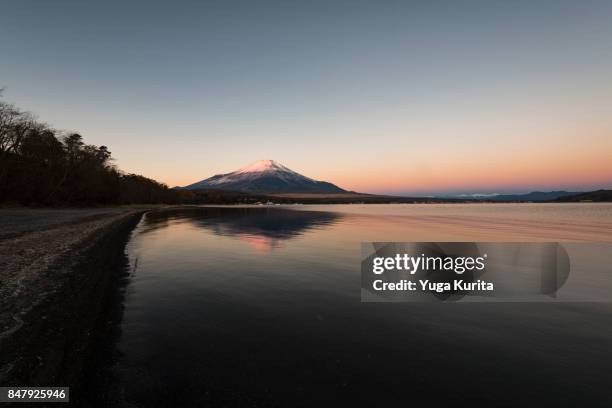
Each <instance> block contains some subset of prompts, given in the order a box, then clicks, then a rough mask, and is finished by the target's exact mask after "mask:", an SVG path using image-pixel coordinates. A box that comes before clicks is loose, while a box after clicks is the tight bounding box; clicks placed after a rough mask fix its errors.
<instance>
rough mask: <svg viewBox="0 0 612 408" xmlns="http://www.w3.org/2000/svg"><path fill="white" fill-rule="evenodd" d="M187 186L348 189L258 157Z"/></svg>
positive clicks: (291, 190) (277, 190)
mask: <svg viewBox="0 0 612 408" xmlns="http://www.w3.org/2000/svg"><path fill="white" fill-rule="evenodd" d="M182 188H183V189H186V190H209V189H216V190H228V191H239V192H247V193H345V192H346V191H345V190H343V189H341V188H340V187H338V186H336V185H335V184H332V183H329V182H326V181H318V180H314V179H311V178H309V177H306V176H303V175H301V174H299V173H297V172H295V171H293V170H291V169H289V168H287V167H285V166H283V165H282V164H280V163H278V162H276V161H274V160H259V161H257V162H255V163H252V164H250V165H248V166H245V167H242V168H240V169H238V170H236V171H233V172H231V173H226V174H217V175H215V176H212V177H210V178H207V179H205V180H202V181H198V182H197V183H193V184H190V185H188V186H185V187H182Z"/></svg>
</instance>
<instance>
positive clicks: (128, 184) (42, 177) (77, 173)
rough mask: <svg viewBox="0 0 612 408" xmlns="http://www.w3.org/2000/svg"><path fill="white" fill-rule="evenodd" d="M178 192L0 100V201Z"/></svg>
mask: <svg viewBox="0 0 612 408" xmlns="http://www.w3.org/2000/svg"><path fill="white" fill-rule="evenodd" d="M0 96H1V95H0ZM180 194H181V193H180V192H178V191H176V190H172V189H170V188H168V187H167V186H166V185H164V184H161V183H158V182H156V181H155V180H151V179H148V178H146V177H143V176H139V175H135V174H123V173H122V172H121V171H120V170H118V169H117V168H116V167H115V166H114V165H113V164H112V158H111V152H110V151H109V150H108V148H107V147H106V146H94V145H89V144H85V142H84V141H83V137H82V136H81V135H79V134H78V133H67V134H63V133H61V132H58V131H56V130H54V129H52V128H50V127H49V126H47V125H46V124H44V123H41V122H39V121H38V120H36V118H35V117H34V116H33V115H32V114H31V113H29V112H25V111H22V110H20V109H18V108H17V107H15V106H14V105H12V104H9V103H6V102H4V101H2V100H0V203H2V204H21V205H110V204H139V203H147V204H149V203H176V202H178V201H179V200H180Z"/></svg>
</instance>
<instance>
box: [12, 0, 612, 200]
mask: <svg viewBox="0 0 612 408" xmlns="http://www.w3.org/2000/svg"><path fill="white" fill-rule="evenodd" d="M124 3H127V2H113V1H107V2H96V3H89V2H87V3H86V2H76V1H75V2H65V1H53V2H43V1H11V2H5V3H4V4H3V7H2V13H0V55H2V59H1V62H0V86H4V87H6V90H5V92H4V99H6V100H7V101H10V102H14V103H16V104H17V105H19V106H21V107H23V108H25V109H28V110H31V111H33V112H35V113H37V114H38V115H39V117H40V118H41V119H42V120H44V121H47V122H48V123H50V124H51V125H52V126H54V127H56V128H58V129H66V130H77V131H79V132H81V133H82V134H83V135H84V137H85V139H86V141H87V142H89V143H94V144H105V145H108V146H109V147H110V150H111V151H112V152H113V156H114V157H115V158H116V164H117V165H118V166H119V167H120V168H122V169H124V170H126V171H130V172H137V173H141V174H143V175H146V176H148V177H152V178H155V179H158V180H160V181H164V182H166V183H168V184H170V185H185V184H189V183H192V182H194V181H197V180H200V179H203V178H206V177H208V176H210V175H212V174H216V173H221V172H228V171H232V170H234V169H236V168H238V167H241V166H243V165H245V164H248V163H250V162H253V161H256V160H259V159H274V160H277V161H279V162H281V163H283V164H284V165H286V166H288V167H290V168H292V169H294V170H296V171H299V172H301V173H303V174H305V175H307V176H310V177H315V178H319V179H324V180H328V181H331V182H334V183H336V184H339V185H340V186H342V187H344V188H348V189H351V190H357V191H368V192H378V193H383V192H384V193H396V194H400V193H401V194H430V193H440V192H442V193H448V192H504V191H527V190H532V189H560V188H568V189H591V188H598V187H606V186H607V187H610V183H611V182H612V165H611V164H610V163H609V162H610V160H609V156H610V153H611V152H612V141H611V140H612V138H611V137H610V134H611V133H612V120H611V119H610V118H611V117H612V115H611V114H612V112H611V107H612V97H611V95H612V84H611V79H612V76H611V75H610V72H612V40H611V39H612V2H609V1H584V2H583V1H581V2H576V1H544V0H542V1H513V2H507V1H506V2H503V1H477V2H472V1H465V2H463V1H462V2H456V1H433V2H431V1H429V2H407V1H380V2H379V1H377V2H372V1H369V2H360V1H350V2H349V1H342V2H340V1H310V2H308V1H299V2H297V1H296V2H293V1H282V2H281V1H279V2H267V1H257V2H254V1H224V2H202V1H199V2H195V1H194V2H181V1H178V2H159V3H158V2H153V1H148V2H129V4H124Z"/></svg>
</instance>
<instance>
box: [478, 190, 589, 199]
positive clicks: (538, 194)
mask: <svg viewBox="0 0 612 408" xmlns="http://www.w3.org/2000/svg"><path fill="white" fill-rule="evenodd" d="M576 194H580V192H575V191H574V192H572V191H532V192H531V193H526V194H499V195H494V196H489V197H486V198H485V199H486V200H490V201H551V200H557V199H559V198H561V197H569V196H573V195H576Z"/></svg>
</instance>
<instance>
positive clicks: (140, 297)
mask: <svg viewBox="0 0 612 408" xmlns="http://www.w3.org/2000/svg"><path fill="white" fill-rule="evenodd" d="M470 240H480V241H559V240H563V241H608V242H609V241H612V205H608V204H606V205H598V204H592V205H591V204H578V205H573V204H564V205H552V204H551V205H548V204H534V205H529V204H524V205H515V204H500V205H484V204H483V205H479V204H474V205H369V206H359V205H337V206H333V205H330V206H308V207H305V206H304V207H302V206H291V207H277V206H274V207H255V208H253V207H251V208H236V207H222V208H219V207H214V208H213V207H206V208H199V209H185V210H176V211H169V212H159V213H149V214H147V215H146V216H145V217H144V218H143V220H142V221H141V223H140V224H139V226H138V227H137V228H136V230H135V231H134V232H133V234H132V237H131V240H130V242H129V244H128V247H127V255H128V258H129V266H128V269H129V276H128V278H127V279H126V282H125V286H123V287H122V288H120V290H121V293H120V296H119V299H120V303H121V311H120V313H119V314H117V316H116V320H115V321H114V324H115V325H116V333H115V335H114V337H113V341H112V342H109V343H111V344H110V345H109V347H112V362H111V364H110V367H108V368H107V369H106V370H105V371H104V372H105V373H106V374H105V375H106V376H107V377H108V378H105V379H104V380H100V381H99V384H97V388H98V389H100V390H101V392H102V393H103V394H104V395H105V400H106V401H107V403H108V404H109V405H113V406H115V405H123V406H137V407H171V406H175V407H186V406H241V407H242V406H289V407H295V406H328V405H331V404H337V405H338V406H349V405H353V406H383V405H388V406H397V405H400V404H402V405H409V404H411V403H413V402H415V401H419V400H421V399H422V398H425V399H426V400H427V401H429V402H431V403H434V404H435V403H436V402H443V401H444V402H449V401H450V402H456V403H459V402H460V401H465V402H467V403H470V404H475V403H480V402H489V403H492V404H500V403H509V402H512V403H514V404H515V405H517V406H521V405H522V406H537V405H552V404H557V405H560V406H580V405H586V406H598V405H601V406H610V404H611V403H612V394H611V393H610V384H611V383H612V374H611V373H610V362H611V361H612V324H611V321H612V320H611V319H612V305H610V304H609V303H452V304H451V303H442V302H440V303H361V302H360V261H361V259H360V243H361V242H362V241H470ZM611 273H612V272H611ZM611 279H612V278H611Z"/></svg>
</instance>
